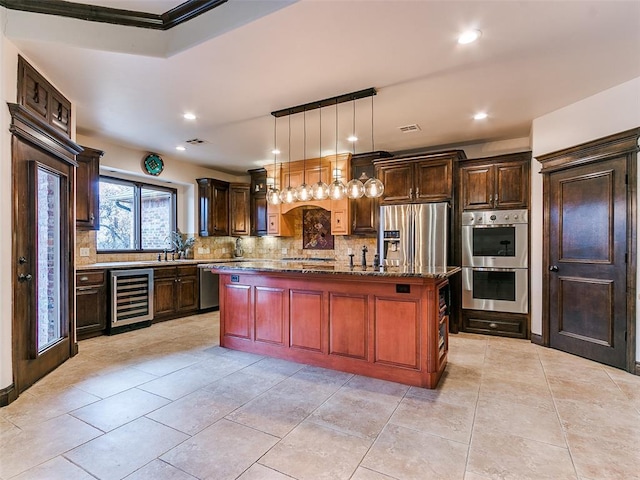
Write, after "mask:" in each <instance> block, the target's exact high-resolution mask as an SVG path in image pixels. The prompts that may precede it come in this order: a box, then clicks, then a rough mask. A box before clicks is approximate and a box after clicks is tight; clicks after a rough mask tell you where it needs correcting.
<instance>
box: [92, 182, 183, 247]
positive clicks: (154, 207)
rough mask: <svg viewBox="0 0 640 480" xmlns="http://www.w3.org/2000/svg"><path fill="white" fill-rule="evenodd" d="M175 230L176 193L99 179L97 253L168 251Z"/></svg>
mask: <svg viewBox="0 0 640 480" xmlns="http://www.w3.org/2000/svg"><path fill="white" fill-rule="evenodd" d="M175 230H176V190H175V189H173V188H166V187H159V186H156V185H149V184H146V183H140V182H133V181H130V180H122V179H118V178H111V177H100V230H98V238H97V245H98V251H103V252H104V251H127V252H141V251H158V250H162V249H165V248H170V247H171V243H170V241H169V235H170V234H171V232H172V231H175Z"/></svg>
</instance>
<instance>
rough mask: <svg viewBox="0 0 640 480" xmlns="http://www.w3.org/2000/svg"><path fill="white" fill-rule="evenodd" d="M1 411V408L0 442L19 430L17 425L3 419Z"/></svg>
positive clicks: (0, 411) (1, 410) (0, 410)
mask: <svg viewBox="0 0 640 480" xmlns="http://www.w3.org/2000/svg"><path fill="white" fill-rule="evenodd" d="M2 412H3V409H0V442H2V441H4V439H8V438H9V437H11V436H13V435H16V434H18V433H20V432H21V430H20V429H19V428H18V427H16V426H15V425H14V424H13V423H11V422H10V421H9V420H5V419H4V418H3V417H2V416H1V415H2ZM7 441H8V440H7Z"/></svg>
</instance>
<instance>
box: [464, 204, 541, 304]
mask: <svg viewBox="0 0 640 480" xmlns="http://www.w3.org/2000/svg"><path fill="white" fill-rule="evenodd" d="M528 222H529V216H528V212H527V210H482V211H466V212H463V213H462V308H467V309H473V310H488V311H494V312H508V313H528V310H529V270H528V261H529V260H528V259H529V254H528V251H529V230H528V229H529V225H528Z"/></svg>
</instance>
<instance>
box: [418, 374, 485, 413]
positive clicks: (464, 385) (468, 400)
mask: <svg viewBox="0 0 640 480" xmlns="http://www.w3.org/2000/svg"><path fill="white" fill-rule="evenodd" d="M479 391H480V380H479V379H478V380H476V379H469V378H466V377H462V378H460V379H458V378H457V377H455V376H454V375H448V376H446V377H444V378H442V379H440V382H438V386H437V387H436V388H433V389H432V388H420V387H411V388H409V390H408V391H407V397H409V398H424V399H427V400H432V401H436V402H443V403H451V404H453V405H463V406H468V407H473V406H475V404H476V403H477V401H478V393H479Z"/></svg>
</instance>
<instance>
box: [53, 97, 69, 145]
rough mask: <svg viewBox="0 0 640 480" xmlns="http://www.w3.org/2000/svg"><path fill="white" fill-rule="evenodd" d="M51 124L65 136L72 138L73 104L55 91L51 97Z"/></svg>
mask: <svg viewBox="0 0 640 480" xmlns="http://www.w3.org/2000/svg"><path fill="white" fill-rule="evenodd" d="M49 123H50V124H51V125H52V126H53V127H55V128H57V129H58V130H60V131H62V132H63V133H64V134H65V135H67V136H71V102H69V100H67V99H66V98H65V97H64V96H62V95H61V94H59V93H57V92H56V91H55V90H52V92H51V95H50V101H49Z"/></svg>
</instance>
